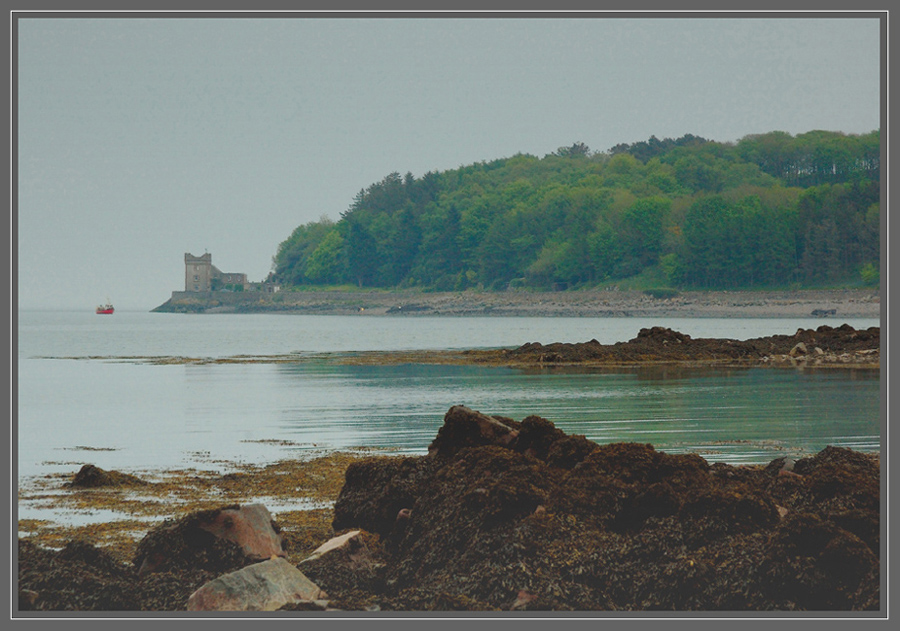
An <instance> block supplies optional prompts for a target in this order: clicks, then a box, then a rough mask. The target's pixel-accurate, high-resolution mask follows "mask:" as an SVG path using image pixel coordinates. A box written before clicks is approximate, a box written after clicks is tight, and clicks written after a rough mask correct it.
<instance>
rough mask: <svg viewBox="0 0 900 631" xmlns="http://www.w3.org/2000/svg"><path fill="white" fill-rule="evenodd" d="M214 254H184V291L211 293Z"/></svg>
mask: <svg viewBox="0 0 900 631" xmlns="http://www.w3.org/2000/svg"><path fill="white" fill-rule="evenodd" d="M212 270H213V264H212V254H210V253H208V252H207V253H206V254H204V255H203V256H194V255H193V254H189V253H187V252H185V253H184V290H185V291H211V290H212V276H213V272H212Z"/></svg>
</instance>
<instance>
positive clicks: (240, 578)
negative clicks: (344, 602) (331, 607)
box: [187, 557, 327, 611]
mask: <svg viewBox="0 0 900 631" xmlns="http://www.w3.org/2000/svg"><path fill="white" fill-rule="evenodd" d="M324 598H327V594H325V592H323V591H322V590H321V589H320V588H319V586H318V585H316V584H315V583H313V582H312V581H311V580H309V579H308V578H307V577H306V575H304V574H303V572H301V571H300V570H298V569H297V568H296V567H294V566H293V565H291V564H290V563H288V562H287V561H286V560H284V559H282V558H280V557H275V558H273V559H269V560H268V561H263V562H261V563H254V564H253V565H248V566H247V567H245V568H242V569H240V570H238V571H236V572H231V573H230V574H223V575H222V576H220V577H218V578H216V579H214V580H212V581H210V582H209V583H206V584H205V585H203V586H202V587H201V588H200V589H198V590H197V591H195V592H194V593H193V594H191V596H190V598H188V603H187V609H188V611H275V610H276V609H279V608H281V607H283V606H284V605H287V604H289V603H299V602H305V601H317V600H319V601H321V600H322V599H324Z"/></svg>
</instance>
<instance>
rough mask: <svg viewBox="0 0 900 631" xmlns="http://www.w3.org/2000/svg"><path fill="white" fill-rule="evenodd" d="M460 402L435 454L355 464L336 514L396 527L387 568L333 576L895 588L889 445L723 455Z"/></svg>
mask: <svg viewBox="0 0 900 631" xmlns="http://www.w3.org/2000/svg"><path fill="white" fill-rule="evenodd" d="M663 337H665V336H663ZM466 417H468V418H466ZM485 419H492V421H485ZM445 420H449V423H450V425H452V428H451V429H450V430H448V431H445V432H443V434H439V435H440V436H442V439H441V441H440V444H439V447H440V449H438V450H435V451H433V452H432V453H431V455H428V456H422V457H419V458H407V459H402V460H397V459H384V458H382V459H372V460H370V461H368V462H366V463H365V465H364V466H363V467H361V469H360V470H357V471H354V472H351V471H350V470H348V475H347V480H346V483H345V486H344V488H343V490H342V492H341V495H340V497H339V499H338V502H337V505H336V507H335V516H336V519H335V524H334V526H335V528H336V529H337V528H338V527H340V528H351V527H354V526H356V527H364V528H365V527H368V526H366V525H376V526H378V527H380V528H381V529H382V530H381V533H382V534H384V535H385V536H386V539H385V540H384V541H385V543H386V547H385V548H384V550H383V552H382V556H381V557H380V558H381V559H382V560H383V562H384V563H385V567H384V569H383V582H381V583H375V582H370V583H369V584H368V585H363V584H361V583H360V582H359V581H355V582H354V581H352V580H350V577H346V578H343V579H341V578H337V579H336V580H333V581H332V582H331V583H330V585H329V590H328V591H329V593H340V592H341V591H342V589H344V588H345V587H346V589H347V590H348V593H349V592H350V591H352V592H353V593H354V595H355V596H354V597H355V599H356V602H358V603H365V604H366V606H367V607H371V606H377V607H378V608H381V609H417V610H429V609H432V610H447V609H458V608H462V609H470V610H491V609H499V610H512V609H515V610H536V609H546V610H598V609H605V610H654V609H669V610H671V609H675V610H778V609H780V610H813V609H845V610H861V609H870V610H871V609H878V608H879V606H880V593H879V579H878V577H879V572H880V560H879V540H878V536H877V530H878V512H877V507H878V506H879V493H878V489H879V478H880V468H879V466H878V462H877V459H875V458H872V457H870V456H867V455H865V454H859V453H857V452H851V451H850V450H840V449H836V448H828V449H826V450H823V451H822V452H820V453H819V454H817V455H816V456H814V457H812V458H809V459H802V460H799V461H797V462H796V463H793V462H788V461H787V460H786V459H781V460H780V461H776V462H773V463H771V464H770V465H769V466H767V467H743V466H737V467H735V466H729V465H725V464H716V465H712V466H710V465H709V463H707V462H706V461H705V460H704V459H703V458H701V457H699V456H697V455H692V454H666V453H663V452H659V451H656V450H655V449H654V448H653V447H652V446H651V445H640V444H632V443H617V444H610V445H597V444H595V443H592V442H591V441H588V440H586V439H585V438H584V437H579V436H567V435H566V434H565V433H563V432H562V431H560V430H558V429H557V428H556V427H555V426H554V425H553V423H552V422H550V421H548V420H546V419H542V418H540V417H537V416H531V417H527V418H526V419H524V420H523V421H521V422H520V423H516V422H515V421H512V420H510V419H502V418H497V417H488V416H486V415H483V414H480V413H478V412H475V411H472V410H468V409H467V408H462V407H455V408H452V409H451V412H448V415H447V417H446V419H445ZM494 422H496V423H498V424H501V425H502V426H503V427H506V428H509V429H510V431H509V432H506V431H503V430H502V429H501V428H500V427H495V426H494ZM485 428H487V429H488V432H487V433H485V432H484V431H482V430H484V429H485ZM461 429H466V431H461ZM442 430H443V428H442ZM495 432H496V433H495ZM512 432H516V433H515V435H512V436H511V434H512ZM498 436H500V437H503V439H502V440H495V438H496V437H498ZM485 437H487V438H488V439H489V440H488V439H485ZM363 473H364V474H365V475H363ZM413 480H414V481H415V482H414V483H412V481H413ZM395 484H396V485H397V487H400V488H403V489H404V493H403V494H402V495H403V496H402V498H400V497H399V496H400V495H401V494H398V493H397V492H396V490H390V489H392V488H397V487H394V485H395ZM401 506H402V508H400V507H401ZM398 513H399V514H398ZM338 516H339V517H340V519H338ZM401 516H402V517H403V518H402V519H400V517H401ZM389 517H392V519H388V518H389ZM400 523H402V527H400V526H398V524H400ZM841 568H846V571H845V570H842V569H841ZM324 574H325V573H324V572H323V573H322V574H321V575H323V576H324ZM354 590H355V591H354ZM350 608H352V607H350Z"/></svg>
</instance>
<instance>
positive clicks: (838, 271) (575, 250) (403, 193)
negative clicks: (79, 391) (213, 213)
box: [274, 131, 880, 290]
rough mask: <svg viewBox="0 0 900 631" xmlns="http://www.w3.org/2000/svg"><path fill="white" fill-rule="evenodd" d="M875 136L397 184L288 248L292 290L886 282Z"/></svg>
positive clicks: (281, 261)
mask: <svg viewBox="0 0 900 631" xmlns="http://www.w3.org/2000/svg"><path fill="white" fill-rule="evenodd" d="M879 155H880V153H879V133H878V132H877V131H873V132H871V133H869V134H866V135H845V134H842V133H838V132H827V131H812V132H809V133H805V134H799V135H797V136H791V135H790V134H787V133H784V132H771V133H767V134H762V135H754V136H747V137H745V138H743V139H741V140H739V141H738V142H736V143H720V142H714V141H709V140H706V139H703V138H699V137H696V136H691V135H686V136H684V137H682V138H679V139H669V138H667V139H664V140H659V139H657V138H655V137H651V138H650V139H649V140H648V141H645V142H638V143H635V144H631V145H627V144H621V145H617V146H615V147H613V148H611V149H609V150H608V151H604V152H592V151H591V150H590V149H589V148H588V147H587V146H585V145H584V144H582V143H576V144H574V145H572V146H571V147H563V148H560V149H559V150H557V151H556V152H554V153H551V154H549V155H546V156H544V157H543V158H537V157H535V156H531V155H523V154H519V155H515V156H512V157H509V158H503V159H499V160H493V161H491V162H480V163H476V164H472V165H469V166H465V167H461V168H459V169H455V170H450V171H444V172H430V173H426V174H425V175H424V176H422V177H421V178H415V177H413V176H412V175H411V174H407V175H406V176H401V175H400V174H399V173H391V174H390V175H388V176H387V177H385V178H384V179H383V180H382V181H380V182H377V183H374V184H372V185H371V186H369V187H368V188H366V189H364V190H362V191H360V192H359V194H358V195H357V196H356V198H355V199H354V201H353V203H352V205H351V206H350V208H349V209H348V210H347V211H346V212H344V213H343V214H342V215H341V218H340V220H338V221H337V222H334V221H331V220H329V219H327V218H323V219H322V220H320V221H317V222H312V223H308V224H305V225H301V226H299V227H298V228H297V229H296V230H294V232H293V234H291V236H290V237H289V238H288V239H286V240H285V241H284V242H283V243H281V245H280V246H279V248H278V252H277V254H276V255H275V257H274V268H275V276H276V277H277V279H278V280H279V281H280V282H281V283H282V284H284V285H286V286H291V285H296V286H300V285H335V284H353V285H358V286H360V287H398V286H402V287H413V286H420V287H423V288H427V289H435V290H461V289H466V288H469V287H482V288H484V289H493V290H501V289H506V288H508V287H533V288H536V289H549V288H557V289H558V288H562V287H567V288H577V287H594V286H600V285H602V286H606V285H611V284H616V283H617V282H622V281H626V279H631V281H632V282H634V280H635V279H643V281H644V282H645V284H648V285H654V286H668V287H677V288H695V289H700V288H702V289H736V288H763V287H791V286H795V287H821V286H841V285H875V284H877V283H878V268H879V221H880V211H879V202H880V200H879V177H880V164H879Z"/></svg>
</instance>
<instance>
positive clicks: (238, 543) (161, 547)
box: [134, 504, 285, 576]
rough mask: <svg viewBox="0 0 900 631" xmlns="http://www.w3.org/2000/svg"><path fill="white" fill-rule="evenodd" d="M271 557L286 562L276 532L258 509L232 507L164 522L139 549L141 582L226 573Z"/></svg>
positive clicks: (264, 512) (268, 517)
mask: <svg viewBox="0 0 900 631" xmlns="http://www.w3.org/2000/svg"><path fill="white" fill-rule="evenodd" d="M272 556H285V551H284V548H283V547H282V536H281V533H280V528H279V527H278V525H277V524H276V523H275V522H274V521H273V520H272V516H271V514H270V513H269V511H268V510H266V508H265V507H264V506H262V505H261V504H250V505H247V506H237V505H231V506H226V507H223V508H219V509H212V510H204V511H196V512H194V513H191V514H189V515H187V516H185V517H182V518H181V519H178V520H166V521H164V522H163V523H162V524H161V525H159V526H157V527H156V528H154V529H153V530H151V531H150V532H149V533H147V535H146V536H145V537H144V538H143V539H142V540H141V541H140V542H139V543H138V547H137V552H136V554H135V557H134V565H135V567H136V568H138V573H139V574H140V575H141V576H144V575H146V574H149V573H152V572H157V571H164V570H174V569H203V570H207V571H211V572H217V573H221V572H228V571H231V570H234V569H237V568H240V567H243V566H244V565H246V564H248V563H252V562H255V561H259V560H261V559H267V558H270V557H272Z"/></svg>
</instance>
